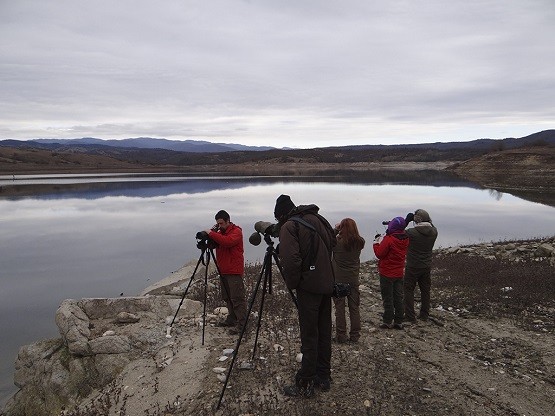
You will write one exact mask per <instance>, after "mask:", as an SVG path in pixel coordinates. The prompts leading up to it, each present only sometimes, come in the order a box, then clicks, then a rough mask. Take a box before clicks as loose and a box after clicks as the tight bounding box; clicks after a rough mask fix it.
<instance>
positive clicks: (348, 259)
mask: <svg viewBox="0 0 555 416" xmlns="http://www.w3.org/2000/svg"><path fill="white" fill-rule="evenodd" d="M335 231H336V233H337V236H336V237H337V245H336V246H335V248H334V249H333V262H332V264H333V270H334V273H335V281H336V282H340V283H348V284H349V285H350V286H351V293H350V294H349V295H347V297H346V298H344V297H342V298H333V302H334V304H335V332H336V337H335V339H336V341H337V342H339V343H345V342H347V341H351V342H358V340H359V338H360V309H359V308H360V291H359V286H360V279H359V272H360V252H361V251H362V249H363V248H364V243H365V241H364V238H362V237H361V236H360V234H359V232H358V227H357V224H356V222H355V220H353V219H352V218H344V219H342V220H341V222H340V223H339V224H337V225H336V226H335ZM345 304H347V305H348V307H349V321H350V331H349V338H347V321H346V319H345Z"/></svg>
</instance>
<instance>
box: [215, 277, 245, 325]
mask: <svg viewBox="0 0 555 416" xmlns="http://www.w3.org/2000/svg"><path fill="white" fill-rule="evenodd" d="M220 282H221V286H222V299H223V300H224V301H225V303H226V305H227V310H228V315H227V318H226V322H227V323H228V324H230V325H236V326H238V327H239V328H242V327H243V326H244V325H245V322H246V320H247V300H246V295H245V285H244V284H243V276H241V275H239V274H223V275H222V278H221V280H220Z"/></svg>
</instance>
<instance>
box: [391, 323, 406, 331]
mask: <svg viewBox="0 0 555 416" xmlns="http://www.w3.org/2000/svg"><path fill="white" fill-rule="evenodd" d="M393 329H400V330H402V329H404V328H403V324H393Z"/></svg>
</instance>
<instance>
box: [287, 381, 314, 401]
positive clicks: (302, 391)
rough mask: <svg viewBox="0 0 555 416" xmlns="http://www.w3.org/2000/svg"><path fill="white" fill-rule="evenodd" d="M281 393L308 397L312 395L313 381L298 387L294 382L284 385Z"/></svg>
mask: <svg viewBox="0 0 555 416" xmlns="http://www.w3.org/2000/svg"><path fill="white" fill-rule="evenodd" d="M283 394H285V395H286V396H289V397H305V398H307V399H309V398H311V397H312V396H314V382H313V381H311V382H309V383H307V385H306V386H305V387H300V386H298V385H296V384H293V385H292V386H286V387H284V389H283Z"/></svg>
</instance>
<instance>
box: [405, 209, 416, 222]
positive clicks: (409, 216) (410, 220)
mask: <svg viewBox="0 0 555 416" xmlns="http://www.w3.org/2000/svg"><path fill="white" fill-rule="evenodd" d="M412 221H414V213H412V212H409V213H408V214H407V216H406V217H405V224H406V225H409V222H412Z"/></svg>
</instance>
